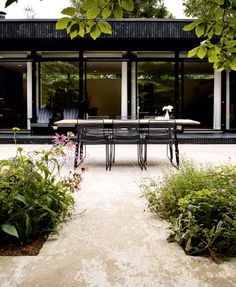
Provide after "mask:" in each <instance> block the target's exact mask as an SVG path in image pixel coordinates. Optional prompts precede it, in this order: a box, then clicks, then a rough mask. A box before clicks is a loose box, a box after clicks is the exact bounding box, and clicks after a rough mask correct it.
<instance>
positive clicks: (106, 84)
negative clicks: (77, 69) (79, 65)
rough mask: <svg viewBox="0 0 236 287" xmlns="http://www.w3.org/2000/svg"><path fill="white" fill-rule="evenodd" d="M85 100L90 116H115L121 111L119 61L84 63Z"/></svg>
mask: <svg viewBox="0 0 236 287" xmlns="http://www.w3.org/2000/svg"><path fill="white" fill-rule="evenodd" d="M85 91H86V95H85V100H86V104H87V114H88V115H90V116H109V117H112V118H115V117H116V116H119V115H120V113H121V62H120V61H118V62H112V60H111V62H105V61H103V62H101V61H92V60H90V61H89V62H87V63H86V84H85Z"/></svg>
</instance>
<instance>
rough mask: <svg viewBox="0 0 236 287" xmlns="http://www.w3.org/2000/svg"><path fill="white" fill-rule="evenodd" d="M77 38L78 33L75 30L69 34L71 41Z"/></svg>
mask: <svg viewBox="0 0 236 287" xmlns="http://www.w3.org/2000/svg"><path fill="white" fill-rule="evenodd" d="M77 36H78V31H77V30H75V31H72V32H70V38H71V40H73V39H74V38H75V37H77Z"/></svg>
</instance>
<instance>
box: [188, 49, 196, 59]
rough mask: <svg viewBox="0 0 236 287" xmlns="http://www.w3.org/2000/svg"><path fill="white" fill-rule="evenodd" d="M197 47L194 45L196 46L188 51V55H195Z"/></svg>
mask: <svg viewBox="0 0 236 287" xmlns="http://www.w3.org/2000/svg"><path fill="white" fill-rule="evenodd" d="M198 49H199V47H196V48H194V49H192V50H190V51H189V52H188V57H194V56H195V55H197V52H198Z"/></svg>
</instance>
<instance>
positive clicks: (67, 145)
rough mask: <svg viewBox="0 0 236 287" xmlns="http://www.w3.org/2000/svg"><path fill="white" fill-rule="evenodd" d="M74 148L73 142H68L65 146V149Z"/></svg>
mask: <svg viewBox="0 0 236 287" xmlns="http://www.w3.org/2000/svg"><path fill="white" fill-rule="evenodd" d="M74 146H75V144H74V143H73V141H68V142H67V144H66V147H67V148H68V149H73V148H74Z"/></svg>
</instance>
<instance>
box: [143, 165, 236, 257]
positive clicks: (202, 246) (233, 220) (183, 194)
mask: <svg viewBox="0 0 236 287" xmlns="http://www.w3.org/2000/svg"><path fill="white" fill-rule="evenodd" d="M143 188H144V194H145V196H146V198H147V200H148V206H149V208H150V209H151V210H152V211H154V212H156V213H157V214H159V215H160V216H162V217H164V218H166V219H168V220H170V221H171V223H172V230H173V232H172V234H171V235H170V236H169V238H168V241H170V242H171V241H176V242H177V243H178V244H179V245H181V246H182V247H183V248H184V250H185V252H186V253H187V254H190V255H207V256H211V258H213V259H214V260H216V261H217V260H218V259H219V258H223V257H229V256H235V255H236V166H230V165H222V166H217V167H205V168H203V167H201V168H199V167H198V168H197V167H196V166H194V165H193V164H190V163H185V164H184V166H183V167H182V169H181V170H180V171H178V172H175V173H173V174H169V175H166V176H165V177H164V180H163V181H162V182H155V181H152V182H151V183H148V184H144V186H143Z"/></svg>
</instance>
